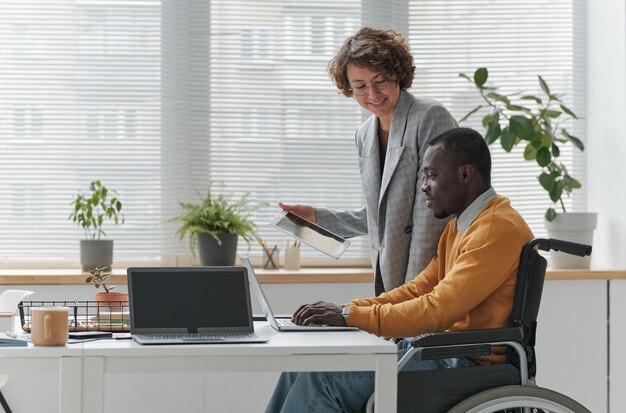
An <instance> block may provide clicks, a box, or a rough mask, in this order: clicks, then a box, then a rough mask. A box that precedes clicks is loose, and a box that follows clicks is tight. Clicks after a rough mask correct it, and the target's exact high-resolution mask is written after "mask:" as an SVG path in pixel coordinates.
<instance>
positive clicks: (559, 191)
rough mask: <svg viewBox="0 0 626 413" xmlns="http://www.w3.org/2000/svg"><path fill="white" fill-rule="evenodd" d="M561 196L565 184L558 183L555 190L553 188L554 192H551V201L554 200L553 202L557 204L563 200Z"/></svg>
mask: <svg viewBox="0 0 626 413" xmlns="http://www.w3.org/2000/svg"><path fill="white" fill-rule="evenodd" d="M561 194H563V184H562V183H561V182H559V181H557V182H556V183H555V184H554V188H552V191H550V199H551V200H552V202H556V201H558V200H559V199H561Z"/></svg>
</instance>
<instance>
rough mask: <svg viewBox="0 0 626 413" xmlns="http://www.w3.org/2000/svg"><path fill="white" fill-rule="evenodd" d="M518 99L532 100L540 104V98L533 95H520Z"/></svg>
mask: <svg viewBox="0 0 626 413" xmlns="http://www.w3.org/2000/svg"><path fill="white" fill-rule="evenodd" d="M520 99H524V100H534V101H535V102H537V103H539V104H541V99H539V98H538V97H537V96H533V95H525V96H522V97H521V98H520Z"/></svg>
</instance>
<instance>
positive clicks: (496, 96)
mask: <svg viewBox="0 0 626 413" xmlns="http://www.w3.org/2000/svg"><path fill="white" fill-rule="evenodd" d="M487 97H488V98H491V99H493V100H497V101H498V102H503V103H506V104H507V105H508V104H510V103H511V101H510V100H509V98H507V97H506V96H503V95H501V94H499V93H496V92H489V93H487Z"/></svg>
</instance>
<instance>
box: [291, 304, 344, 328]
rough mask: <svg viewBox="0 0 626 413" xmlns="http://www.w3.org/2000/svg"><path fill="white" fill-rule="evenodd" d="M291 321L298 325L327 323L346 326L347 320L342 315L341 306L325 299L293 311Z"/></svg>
mask: <svg viewBox="0 0 626 413" xmlns="http://www.w3.org/2000/svg"><path fill="white" fill-rule="evenodd" d="M291 321H293V322H294V323H296V324H298V325H303V326H306V325H309V324H327V325H329V326H345V325H346V320H344V318H343V316H342V315H341V306H338V305H336V304H333V303H327V302H325V301H318V302H316V303H312V304H304V305H302V306H300V308H298V309H297V310H296V312H295V313H293V316H292V317H291Z"/></svg>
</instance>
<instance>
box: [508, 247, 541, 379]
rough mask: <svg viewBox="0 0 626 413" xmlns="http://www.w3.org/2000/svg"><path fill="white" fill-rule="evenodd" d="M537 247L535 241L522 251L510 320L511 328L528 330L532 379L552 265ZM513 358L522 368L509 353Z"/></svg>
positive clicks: (527, 344) (528, 349)
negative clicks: (545, 287) (543, 298)
mask: <svg viewBox="0 0 626 413" xmlns="http://www.w3.org/2000/svg"><path fill="white" fill-rule="evenodd" d="M535 245H536V242H535V241H531V242H529V243H528V244H527V245H526V246H525V247H524V248H523V249H522V253H521V255H520V264H519V269H518V271H517V283H516V286H515V296H514V299H513V309H512V311H511V317H510V318H509V325H510V326H513V327H521V328H522V330H523V331H524V339H523V342H522V345H523V346H524V348H525V349H526V356H527V358H528V373H529V375H530V376H531V377H534V375H535V371H536V362H535V349H534V346H535V332H536V329H537V316H538V314H539V306H540V304H541V295H542V293H543V282H544V279H545V275H546V268H547V266H548V263H547V261H546V259H545V258H543V257H542V256H541V255H539V253H538V252H537V249H536V247H535ZM509 359H510V362H511V363H513V364H514V365H516V366H518V367H519V360H518V358H517V356H516V354H515V353H514V352H509Z"/></svg>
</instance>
